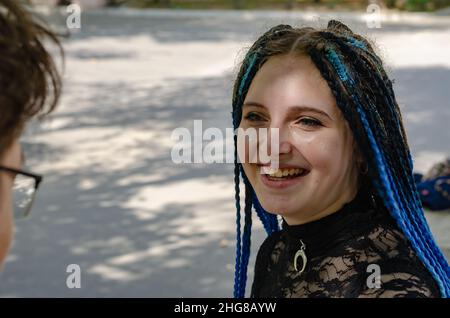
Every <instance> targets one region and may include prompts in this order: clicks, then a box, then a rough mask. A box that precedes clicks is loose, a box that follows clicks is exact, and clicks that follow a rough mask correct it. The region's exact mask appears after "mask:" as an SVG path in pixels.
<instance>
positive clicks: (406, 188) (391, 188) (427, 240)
mask: <svg viewBox="0 0 450 318" xmlns="http://www.w3.org/2000/svg"><path fill="white" fill-rule="evenodd" d="M358 47H359V48H361V47H360V46H358ZM326 57H327V59H328V61H329V62H330V63H331V65H332V66H333V68H334V70H335V72H336V73H337V75H338V77H339V79H340V80H341V82H342V84H343V86H344V87H345V88H346V90H347V92H348V93H349V95H350V99H351V101H352V102H353V104H354V105H355V106H356V111H357V113H358V115H359V116H360V121H361V123H362V125H363V127H364V129H365V132H366V134H367V138H368V141H369V144H370V146H371V149H372V154H373V158H374V159H375V161H376V165H375V166H376V167H377V170H378V175H375V176H374V180H375V183H377V186H376V188H377V190H378V191H379V195H380V196H381V197H383V198H384V202H385V203H386V205H387V206H388V207H389V211H390V213H391V215H392V216H393V217H394V219H395V220H396V221H397V224H398V225H399V227H400V228H401V229H402V231H403V232H404V233H405V236H406V237H407V238H408V239H409V241H410V242H411V244H412V247H413V248H414V249H415V251H416V253H417V255H418V257H419V258H420V259H421V260H422V262H423V263H424V265H425V266H426V267H427V269H428V270H429V271H430V273H431V274H432V275H433V277H434V278H435V280H436V282H437V284H438V286H439V289H440V291H441V294H442V296H443V297H449V295H450V283H449V266H448V264H447V261H446V260H445V257H444V256H443V254H442V252H441V251H440V250H439V248H438V247H437V245H436V243H435V241H434V240H433V238H432V235H431V232H430V229H429V228H428V226H427V223H426V220H425V218H424V216H423V210H422V207H421V203H420V200H419V198H418V194H417V190H416V187H415V183H414V180H413V175H412V159H411V156H410V154H409V151H404V152H403V153H401V149H400V157H401V158H400V159H403V160H402V161H403V162H404V164H405V166H403V169H400V170H397V171H395V170H393V169H392V168H391V166H390V165H389V164H388V162H392V161H391V160H392V159H393V158H392V155H390V154H389V153H385V152H384V151H383V150H382V149H383V148H382V147H380V146H379V143H380V140H383V139H382V138H386V137H387V136H386V134H383V131H380V129H377V128H378V127H377V126H376V125H375V126H373V125H372V124H371V123H373V122H377V121H378V122H379V120H381V118H380V116H379V114H377V112H375V111H373V110H374V109H375V107H374V105H373V103H372V102H371V101H369V100H368V98H367V96H365V95H364V94H362V93H360V91H359V90H358V88H357V87H355V85H356V82H357V80H356V79H354V78H353V77H352V76H351V72H350V71H349V70H348V69H347V68H346V66H345V64H344V63H343V61H342V60H341V58H340V57H339V56H338V54H337V53H336V51H335V50H334V49H333V48H327V49H326ZM313 60H314V58H313ZM315 63H316V66H317V65H318V64H320V61H318V60H317V58H315ZM328 82H329V84H330V81H328ZM331 86H333V84H330V87H331ZM332 91H333V92H335V90H333V89H332ZM336 99H337V100H338V106H339V107H340V108H342V107H344V106H343V105H342V104H341V103H339V102H341V101H342V100H341V99H339V96H336ZM392 100H393V98H392V99H390V101H392ZM363 102H364V104H365V105H369V106H372V109H371V112H367V110H365V109H364V108H363V107H362V104H363ZM388 105H389V106H390V107H392V108H391V110H392V109H394V107H395V105H392V104H391V103H389V104H388ZM343 113H346V112H345V111H344V110H343ZM371 115H372V118H371ZM394 120H395V121H396V122H397V123H398V122H399V119H398V118H397V117H396V116H394ZM394 127H395V126H394ZM397 127H398V126H397ZM400 135H402V133H400ZM405 153H406V156H405ZM404 159H406V160H404ZM396 185H398V186H396Z"/></svg>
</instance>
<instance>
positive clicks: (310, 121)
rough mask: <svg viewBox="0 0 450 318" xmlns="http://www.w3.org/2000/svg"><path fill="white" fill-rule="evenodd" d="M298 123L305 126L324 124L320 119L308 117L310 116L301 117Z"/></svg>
mask: <svg viewBox="0 0 450 318" xmlns="http://www.w3.org/2000/svg"><path fill="white" fill-rule="evenodd" d="M297 123H299V124H302V125H305V126H309V127H317V126H321V125H322V123H321V122H320V121H318V120H317V119H314V118H308V117H304V118H300V119H299V120H298V121H297Z"/></svg>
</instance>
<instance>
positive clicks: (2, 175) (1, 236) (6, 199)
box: [0, 140, 22, 269]
mask: <svg viewBox="0 0 450 318" xmlns="http://www.w3.org/2000/svg"><path fill="white" fill-rule="evenodd" d="M0 165H1V166H4V167H8V168H15V169H21V168H22V167H21V166H22V157H21V148H20V144H19V142H18V141H17V140H16V141H14V142H13V144H12V145H11V146H10V147H9V148H8V149H6V151H5V152H4V153H3V156H2V157H1V158H0ZM13 182H14V176H13V175H12V174H11V173H9V172H6V171H1V170H0V269H1V267H2V265H3V262H4V260H5V258H6V256H7V255H8V251H9V247H10V245H11V241H12V235H13V226H14V223H13V208H12V186H13Z"/></svg>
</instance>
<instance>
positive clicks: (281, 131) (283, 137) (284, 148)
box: [269, 126, 292, 155]
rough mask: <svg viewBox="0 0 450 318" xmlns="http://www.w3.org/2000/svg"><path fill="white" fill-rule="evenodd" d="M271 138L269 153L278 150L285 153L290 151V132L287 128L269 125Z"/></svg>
mask: <svg viewBox="0 0 450 318" xmlns="http://www.w3.org/2000/svg"><path fill="white" fill-rule="evenodd" d="M270 130H271V138H269V149H270V154H272V155H273V154H274V153H273V152H278V153H279V154H280V155H281V154H287V153H290V152H291V151H292V143H291V134H290V130H289V129H288V128H284V127H279V126H278V127H271V129H270Z"/></svg>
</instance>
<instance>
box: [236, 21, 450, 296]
mask: <svg viewBox="0 0 450 318" xmlns="http://www.w3.org/2000/svg"><path fill="white" fill-rule="evenodd" d="M293 52H294V53H295V54H299V53H300V54H307V55H309V56H310V57H311V60H312V61H313V63H314V64H315V66H316V67H317V69H318V70H319V71H320V73H321V75H322V77H323V78H324V79H325V80H326V81H327V83H328V85H329V87H330V89H331V91H332V93H333V95H334V97H335V99H336V103H337V105H338V107H339V109H340V110H341V112H342V114H343V116H344V118H345V119H346V120H347V122H348V124H349V126H350V128H351V130H352V132H353V135H354V138H355V140H356V142H357V144H358V147H359V149H360V151H361V153H362V155H363V156H364V159H365V161H366V163H367V165H368V167H369V169H368V171H369V175H368V177H369V179H370V183H371V188H372V189H375V190H374V195H375V197H376V200H377V201H379V202H380V203H381V204H383V205H384V206H385V207H386V208H387V209H388V210H389V213H390V215H391V216H392V217H393V218H394V219H395V221H396V223H397V225H398V227H399V229H400V230H401V231H402V232H403V233H404V235H405V237H406V238H407V239H408V240H409V242H410V243H411V246H412V247H413V249H414V250H415V252H416V254H417V256H418V257H419V259H420V260H421V261H422V263H423V264H424V266H425V267H426V268H427V269H428V270H429V271H430V273H431V274H432V276H433V278H434V279H435V281H436V283H437V285H438V287H439V290H440V292H441V296H442V297H446V298H447V297H450V278H449V277H450V267H449V265H448V263H447V261H446V259H445V257H444V255H443V254H442V252H441V251H440V249H439V248H438V246H437V245H436V243H435V241H434V239H433V237H432V234H431V231H430V229H429V227H428V224H427V222H426V220H425V217H424V213H423V208H422V204H421V202H420V198H419V194H418V192H417V189H416V185H415V182H414V177H413V161H412V157H411V154H410V151H409V147H408V142H407V138H406V133H405V130H404V128H403V124H402V118H401V113H400V109H399V107H398V104H397V102H396V98H395V94H394V91H393V87H392V82H391V81H390V79H389V77H388V76H387V74H386V72H385V71H384V68H383V64H382V61H381V59H380V58H379V57H378V56H377V54H376V53H375V52H374V50H373V48H372V46H371V45H370V43H369V42H368V41H367V40H366V39H364V38H363V37H361V36H359V35H356V34H354V33H353V32H352V31H351V30H350V29H349V28H348V27H347V26H345V25H344V24H342V23H340V22H339V21H335V20H332V21H330V22H329V23H328V26H327V28H326V29H323V30H317V29H314V28H311V27H304V28H300V29H294V28H292V27H291V26H289V25H283V24H281V25H278V26H275V27H273V28H271V29H270V30H269V31H267V32H266V33H264V34H263V35H262V36H261V37H260V38H259V39H258V40H257V41H256V42H255V43H254V44H253V45H252V47H251V48H250V49H249V51H248V52H247V54H246V56H245V58H244V61H243V63H242V65H241V68H240V71H239V73H238V76H237V79H236V81H235V85H234V90H233V100H232V106H233V111H232V117H233V126H234V128H235V129H236V128H238V127H239V124H240V121H241V116H242V104H243V101H244V99H245V96H246V94H247V91H248V89H249V87H250V84H251V81H252V79H253V78H254V76H255V74H256V73H257V71H258V70H259V69H260V68H261V67H262V65H263V64H264V63H265V62H266V61H267V60H268V59H269V58H270V57H271V56H274V55H279V54H291V53H293ZM234 144H235V160H234V163H235V169H234V173H235V192H236V195H235V200H236V213H237V217H236V226H237V237H236V238H237V240H236V241H237V244H236V268H235V281H234V297H236V298H242V297H245V287H246V281H247V267H248V261H249V255H250V244H251V240H250V236H251V225H252V216H251V214H252V208H254V209H255V211H256V213H257V215H258V217H259V218H260V220H261V221H262V223H263V226H264V229H265V230H266V233H267V234H268V235H270V234H271V233H273V232H275V231H278V230H279V225H278V220H277V217H276V216H275V215H274V214H271V213H268V212H266V211H265V210H264V209H263V207H262V206H261V204H260V203H259V200H258V198H257V196H256V194H255V192H254V190H253V188H252V186H251V184H250V182H249V181H248V179H247V177H246V175H245V173H244V171H243V169H242V165H241V163H239V162H238V160H237V136H236V135H235V136H234ZM241 177H242V179H243V182H244V186H245V208H244V213H245V218H244V229H243V232H242V233H241V209H240V190H239V187H240V178H241Z"/></svg>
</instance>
